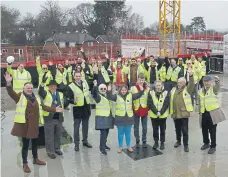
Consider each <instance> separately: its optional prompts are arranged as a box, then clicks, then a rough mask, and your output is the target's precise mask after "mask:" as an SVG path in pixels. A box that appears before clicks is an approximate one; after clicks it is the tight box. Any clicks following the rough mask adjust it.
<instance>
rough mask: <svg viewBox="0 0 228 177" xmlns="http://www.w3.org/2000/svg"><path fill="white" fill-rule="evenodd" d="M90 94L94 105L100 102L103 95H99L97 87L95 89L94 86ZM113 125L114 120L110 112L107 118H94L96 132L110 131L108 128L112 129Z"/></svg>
mask: <svg viewBox="0 0 228 177" xmlns="http://www.w3.org/2000/svg"><path fill="white" fill-rule="evenodd" d="M92 94H93V98H94V101H95V102H96V103H99V102H100V101H101V97H102V96H103V95H100V94H99V93H98V88H97V86H96V87H95V86H94V87H93V91H92ZM103 97H104V96H103ZM113 125H114V119H113V117H112V112H111V111H110V114H109V116H108V117H105V116H97V115H96V116H95V129H96V130H100V129H110V128H113Z"/></svg>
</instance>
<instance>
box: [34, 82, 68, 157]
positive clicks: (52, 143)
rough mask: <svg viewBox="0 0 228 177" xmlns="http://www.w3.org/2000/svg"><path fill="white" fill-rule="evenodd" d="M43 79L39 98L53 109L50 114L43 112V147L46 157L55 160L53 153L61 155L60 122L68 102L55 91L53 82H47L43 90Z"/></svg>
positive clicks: (61, 94)
mask: <svg viewBox="0 0 228 177" xmlns="http://www.w3.org/2000/svg"><path fill="white" fill-rule="evenodd" d="M44 83H45V79H43V81H42V83H41V85H40V87H39V91H38V93H39V96H40V97H41V98H42V99H43V105H44V106H49V107H53V110H52V111H51V112H50V111H49V112H47V111H43V117H44V132H45V147H46V151H47V155H48V157H50V158H51V159H55V158H56V156H55V153H56V154H57V155H62V154H63V153H62V151H61V150H60V137H61V134H62V122H63V120H64V113H63V112H64V108H66V107H67V106H68V101H67V99H66V98H64V96H63V93H61V92H58V91H56V90H57V83H56V82H55V81H54V80H51V81H50V82H49V84H48V85H47V86H48V90H47V91H46V90H45V89H44Z"/></svg>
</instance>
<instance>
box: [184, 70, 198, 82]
mask: <svg viewBox="0 0 228 177" xmlns="http://www.w3.org/2000/svg"><path fill="white" fill-rule="evenodd" d="M187 71H188V70H187V68H186V69H185V72H184V77H185V76H186V74H187ZM192 73H193V78H194V84H196V83H197V82H198V78H199V77H198V76H199V74H198V73H197V71H196V70H195V68H194V66H193V67H192Z"/></svg>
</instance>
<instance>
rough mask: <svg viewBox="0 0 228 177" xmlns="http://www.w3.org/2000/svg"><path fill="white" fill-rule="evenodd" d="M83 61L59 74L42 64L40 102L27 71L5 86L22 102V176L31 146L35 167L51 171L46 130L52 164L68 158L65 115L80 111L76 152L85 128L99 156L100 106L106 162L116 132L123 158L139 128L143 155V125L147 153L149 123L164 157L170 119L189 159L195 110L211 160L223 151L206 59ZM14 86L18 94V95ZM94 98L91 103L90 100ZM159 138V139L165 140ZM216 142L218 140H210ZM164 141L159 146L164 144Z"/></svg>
mask: <svg viewBox="0 0 228 177" xmlns="http://www.w3.org/2000/svg"><path fill="white" fill-rule="evenodd" d="M81 53H82V56H83V58H84V59H79V61H78V63H77V64H76V66H75V69H74V70H73V67H72V65H71V64H70V63H69V61H65V65H62V64H61V63H58V64H57V65H56V66H55V65H53V64H52V62H49V66H48V65H46V64H42V65H41V64H40V57H39V56H38V57H37V58H36V66H37V71H38V74H39V86H38V95H35V94H34V92H33V84H32V83H31V75H30V73H29V72H28V71H26V70H25V69H24V67H23V65H22V64H20V65H19V66H18V69H17V70H12V68H11V64H10V63H8V66H7V73H6V75H5V79H6V82H7V91H8V93H9V95H10V97H12V99H13V100H14V101H15V102H16V112H15V117H14V127H13V129H12V132H11V134H12V135H14V136H18V137H22V143H23V146H22V159H23V169H24V171H25V172H27V173H29V172H30V171H31V170H30V168H29V166H28V162H27V154H28V145H29V141H30V139H32V153H33V158H34V161H33V163H34V164H38V165H45V162H43V161H41V160H39V159H38V155H37V137H38V134H39V125H44V131H45V146H46V151H47V155H48V157H50V158H52V159H54V158H56V155H55V154H57V155H62V154H63V153H62V151H61V148H60V136H61V131H62V122H63V121H64V109H67V108H68V105H69V104H72V105H73V118H74V119H73V120H74V144H75V147H74V150H75V151H79V144H80V136H79V129H80V124H81V123H82V136H83V139H82V142H83V146H85V147H87V148H92V145H91V144H90V143H89V142H88V128H89V118H90V116H91V106H90V104H91V100H93V102H95V104H96V108H95V109H96V114H95V129H96V130H99V131H100V152H101V154H103V155H107V150H110V147H108V146H107V144H106V143H107V137H108V134H109V129H112V128H113V127H114V125H115V126H116V127H117V131H118V146H119V147H118V150H117V151H118V153H121V152H122V150H123V138H124V136H125V139H126V146H127V150H128V151H129V152H133V151H134V150H133V148H132V146H131V129H132V126H133V127H134V135H135V139H136V145H135V147H136V148H140V135H139V125H140V120H141V124H142V139H141V140H142V148H147V121H148V118H150V119H151V123H152V127H153V138H154V145H153V148H154V149H157V148H158V147H159V145H160V150H164V149H165V131H166V119H167V117H169V115H170V116H171V117H172V118H173V120H174V124H175V130H176V140H177V141H176V143H175V144H174V147H175V148H177V147H179V146H180V145H181V137H182V136H183V145H184V151H185V152H189V146H188V122H189V117H190V113H191V112H193V107H194V104H199V113H200V120H201V125H202V135H203V143H204V144H203V146H202V147H201V149H202V150H204V149H207V148H210V149H209V151H208V153H209V154H213V153H214V152H215V151H216V127H217V123H219V121H222V120H221V119H216V117H214V116H212V115H211V114H210V112H211V111H220V109H219V102H218V93H219V87H220V85H219V78H218V77H216V76H214V77H212V76H208V75H206V65H205V61H202V58H198V59H196V57H195V56H194V55H192V57H191V59H189V60H186V63H184V61H183V59H181V58H179V59H178V62H176V60H174V59H171V60H170V59H169V58H167V57H166V58H165V59H164V62H163V63H162V64H161V65H159V64H158V63H157V62H156V60H155V59H154V57H153V56H150V57H149V60H148V59H144V61H141V59H139V58H132V59H131V62H130V63H127V62H125V63H124V62H122V61H121V60H119V59H118V60H117V61H115V60H113V59H109V57H108V55H107V54H106V55H105V57H106V59H107V60H106V62H104V63H103V62H102V61H101V60H98V61H96V60H95V59H91V60H90V61H88V60H87V58H86V56H85V53H84V51H83V50H81ZM12 80H13V87H12V83H11V82H12ZM90 91H91V95H92V99H91V96H90ZM159 132H160V133H159ZM209 134H210V138H211V140H209ZM159 141H160V144H159Z"/></svg>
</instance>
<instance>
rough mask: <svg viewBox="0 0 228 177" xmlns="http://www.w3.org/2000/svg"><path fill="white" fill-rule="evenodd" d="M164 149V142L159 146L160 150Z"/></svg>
mask: <svg viewBox="0 0 228 177" xmlns="http://www.w3.org/2000/svg"><path fill="white" fill-rule="evenodd" d="M164 149H165V143H164V142H161V144H160V150H164Z"/></svg>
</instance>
